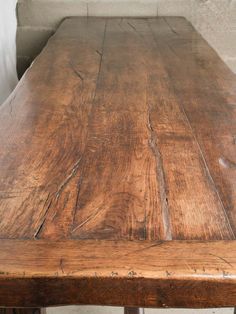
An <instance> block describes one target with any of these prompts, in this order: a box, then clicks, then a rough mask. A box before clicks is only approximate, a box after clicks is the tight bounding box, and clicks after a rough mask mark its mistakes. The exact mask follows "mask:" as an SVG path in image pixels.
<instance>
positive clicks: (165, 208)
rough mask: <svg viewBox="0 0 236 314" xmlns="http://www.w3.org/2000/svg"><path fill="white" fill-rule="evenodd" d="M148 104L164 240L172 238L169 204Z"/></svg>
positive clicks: (149, 128)
mask: <svg viewBox="0 0 236 314" xmlns="http://www.w3.org/2000/svg"><path fill="white" fill-rule="evenodd" d="M150 110H151V109H150V106H149V108H148V119H147V127H148V130H149V133H150V139H149V146H150V149H151V151H152V152H153V155H154V157H155V160H156V177H157V181H158V183H159V191H160V192H159V193H160V199H161V207H162V219H163V226H164V234H165V240H172V232H171V223H170V214H169V205H168V197H167V192H166V180H165V172H164V168H163V160H162V156H161V153H160V150H159V148H158V145H157V142H158V138H157V134H156V132H155V131H154V129H153V126H152V121H151V114H150Z"/></svg>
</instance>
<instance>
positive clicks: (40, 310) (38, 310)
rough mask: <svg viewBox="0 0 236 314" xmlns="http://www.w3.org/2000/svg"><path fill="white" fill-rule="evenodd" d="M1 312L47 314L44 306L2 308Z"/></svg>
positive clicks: (3, 313) (4, 313) (2, 313)
mask: <svg viewBox="0 0 236 314" xmlns="http://www.w3.org/2000/svg"><path fill="white" fill-rule="evenodd" d="M0 314H46V309H43V308H0Z"/></svg>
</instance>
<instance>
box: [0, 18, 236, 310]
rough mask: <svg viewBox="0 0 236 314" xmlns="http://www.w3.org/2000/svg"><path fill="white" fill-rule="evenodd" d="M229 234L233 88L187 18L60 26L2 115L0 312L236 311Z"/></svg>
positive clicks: (235, 253) (234, 190)
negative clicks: (68, 308)
mask: <svg viewBox="0 0 236 314" xmlns="http://www.w3.org/2000/svg"><path fill="white" fill-rule="evenodd" d="M235 234H236V77H235V75H234V74H233V73H232V72H231V71H230V70H229V69H228V68H227V66H226V65H225V64H224V63H223V62H222V61H221V60H220V58H219V57H218V56H217V54H216V53H215V52H214V50H213V49H212V48H210V47H209V45H208V44H207V43H206V41H204V40H203V38H202V37H201V36H200V35H199V34H198V33H197V32H196V31H195V30H194V29H193V28H192V26H191V25H190V24H189V23H188V22H187V21H186V20H185V19H184V18H175V17H172V18H164V17H163V18H158V19H120V18H119V19H103V18H89V19H87V18H70V19H66V20H65V21H64V22H63V23H62V25H61V26H60V27H59V30H58V31H57V32H56V34H55V35H54V36H53V37H52V38H51V39H50V40H49V42H48V44H47V46H46V48H45V49H44V50H43V52H42V53H41V54H40V56H39V57H38V58H37V59H36V61H35V62H34V64H33V65H32V67H31V68H30V69H29V70H28V71H27V73H26V74H25V76H24V77H23V78H22V80H21V81H20V83H19V84H18V86H17V88H16V90H15V91H14V93H13V94H12V96H11V97H10V98H9V99H8V101H6V102H5V104H4V105H2V106H1V109H0V238H1V240H0V306H1V307H15V308H20V307H31V308H38V307H48V306H54V305H69V304H99V305H119V306H124V307H194V308H198V307H202V308H203V307H223V306H234V305H235V304H236V242H235ZM33 311H34V310H33V309H31V310H19V313H31V312H33ZM133 311H134V312H135V310H132V309H130V310H129V309H127V310H126V312H127V313H129V312H130V313H131V312H133ZM2 313H11V310H2ZM14 313H16V312H14Z"/></svg>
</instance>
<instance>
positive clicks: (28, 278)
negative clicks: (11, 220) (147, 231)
mask: <svg viewBox="0 0 236 314" xmlns="http://www.w3.org/2000/svg"><path fill="white" fill-rule="evenodd" d="M12 252H14V256H13V254H12ZM22 252H24V254H22ZM235 278H236V243H235V241H211V242H206V241H192V242H190V241H157V242H151V241H116V242H114V241H106V240H105V241H104V240H97V241H93V240H86V241H84V240H80V241H77V240H65V241H57V242H55V241H52V242H51V241H48V240H37V241H35V240H1V241H0V304H1V305H2V306H13V305H14V306H16V307H18V306H26V305H27V306H30V307H40V306H52V305H66V304H67V305H68V304H104V305H119V306H128V307H139V306H140V307H218V306H233V305H234V304H235V298H236V285H235Z"/></svg>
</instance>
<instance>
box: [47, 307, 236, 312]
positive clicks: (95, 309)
mask: <svg viewBox="0 0 236 314" xmlns="http://www.w3.org/2000/svg"><path fill="white" fill-rule="evenodd" d="M233 312H234V311H233V309H232V308H226V309H204V310H183V309H161V310H160V309H145V314H233ZM47 314H123V308H121V307H110V306H106V307H103V306H65V307H54V308H48V309H47Z"/></svg>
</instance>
